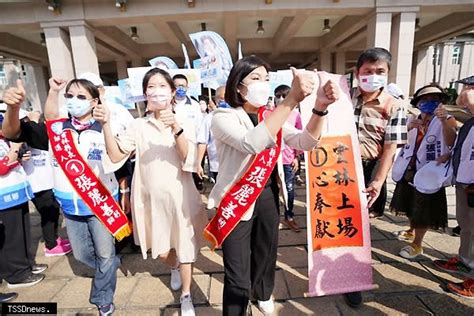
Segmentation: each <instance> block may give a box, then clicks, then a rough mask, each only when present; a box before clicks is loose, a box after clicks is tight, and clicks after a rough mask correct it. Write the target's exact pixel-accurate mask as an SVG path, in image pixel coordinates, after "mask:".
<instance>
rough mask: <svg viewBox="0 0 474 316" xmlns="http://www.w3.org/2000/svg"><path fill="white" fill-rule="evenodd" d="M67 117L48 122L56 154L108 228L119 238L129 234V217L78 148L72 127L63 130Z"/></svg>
mask: <svg viewBox="0 0 474 316" xmlns="http://www.w3.org/2000/svg"><path fill="white" fill-rule="evenodd" d="M65 121H66V119H59V120H53V121H48V122H46V128H47V131H48V137H49V141H50V143H51V149H52V151H53V154H54V157H55V158H56V160H57V162H58V164H59V166H60V167H61V169H62V170H63V171H64V174H65V175H66V178H67V179H68V180H69V182H70V183H71V186H72V187H73V188H74V190H75V191H76V192H77V194H78V195H79V196H80V197H81V199H82V200H83V201H84V203H85V204H86V205H87V206H88V207H89V208H90V209H91V210H92V212H93V213H94V214H95V216H96V217H97V218H98V219H99V220H100V221H101V222H102V224H103V225H104V226H105V227H106V228H107V230H108V231H109V232H110V233H111V234H112V235H113V236H114V237H115V238H116V239H117V240H119V241H120V240H122V239H123V238H125V237H127V236H129V235H130V234H131V232H132V229H131V227H130V225H129V223H128V219H127V216H126V215H125V213H124V212H123V211H122V209H121V208H120V206H119V205H118V204H117V202H116V201H115V199H114V198H113V196H112V195H111V194H110V192H109V191H108V190H107V188H106V187H105V186H104V184H103V183H102V182H101V181H100V179H99V178H98V177H97V176H96V175H95V173H94V172H93V171H92V169H91V168H90V166H89V164H88V163H87V162H86V161H85V160H84V158H83V157H82V156H81V154H80V153H79V151H78V150H77V148H76V144H75V142H74V139H73V137H72V130H70V129H63V123H64V122H65Z"/></svg>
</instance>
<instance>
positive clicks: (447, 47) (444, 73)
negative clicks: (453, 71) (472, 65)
mask: <svg viewBox="0 0 474 316" xmlns="http://www.w3.org/2000/svg"><path fill="white" fill-rule="evenodd" d="M453 49H454V43H453V42H448V43H444V45H443V49H442V56H441V65H440V66H441V67H440V68H441V69H440V74H439V80H438V81H439V85H440V86H442V87H443V88H445V87H447V86H449V82H450V81H451V79H452V78H450V68H451V66H452V65H451V60H452V57H453Z"/></svg>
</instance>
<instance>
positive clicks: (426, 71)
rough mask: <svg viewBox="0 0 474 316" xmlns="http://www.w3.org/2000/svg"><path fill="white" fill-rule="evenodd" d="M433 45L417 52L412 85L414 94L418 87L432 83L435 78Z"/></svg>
mask: <svg viewBox="0 0 474 316" xmlns="http://www.w3.org/2000/svg"><path fill="white" fill-rule="evenodd" d="M433 53H434V48H433V46H430V47H423V48H420V49H419V50H418V51H417V52H416V57H415V64H414V65H413V68H414V70H415V71H414V76H413V78H412V80H411V81H412V83H413V84H412V87H411V89H410V91H411V93H412V94H413V93H414V92H415V91H416V90H417V89H418V88H420V87H422V86H424V85H427V84H429V83H431V81H432V80H433Z"/></svg>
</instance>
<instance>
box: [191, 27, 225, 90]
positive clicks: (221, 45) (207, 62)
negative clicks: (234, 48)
mask: <svg viewBox="0 0 474 316" xmlns="http://www.w3.org/2000/svg"><path fill="white" fill-rule="evenodd" d="M189 37H190V38H191V41H192V42H193V45H194V48H195V49H196V51H197V52H198V54H199V57H201V69H204V70H203V74H204V75H205V76H206V77H204V79H203V83H204V86H205V87H209V88H213V89H217V88H218V87H219V86H222V85H225V83H226V81H227V77H228V76H229V73H230V70H231V68H232V65H233V63H232V57H231V56H230V52H229V48H228V47H227V44H226V42H225V41H224V39H223V38H222V37H221V36H220V35H219V34H217V33H215V32H211V31H204V32H198V33H192V34H189ZM214 77H215V78H214Z"/></svg>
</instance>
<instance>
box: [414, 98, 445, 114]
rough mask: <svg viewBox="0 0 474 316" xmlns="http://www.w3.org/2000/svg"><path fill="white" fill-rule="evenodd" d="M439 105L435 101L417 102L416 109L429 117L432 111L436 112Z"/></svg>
mask: <svg viewBox="0 0 474 316" xmlns="http://www.w3.org/2000/svg"><path fill="white" fill-rule="evenodd" d="M440 103H441V102H439V101H435V100H431V101H420V102H418V108H419V109H420V111H421V112H422V113H426V114H429V115H431V114H433V113H434V111H435V110H436V108H437V107H438V106H439V104H440Z"/></svg>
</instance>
